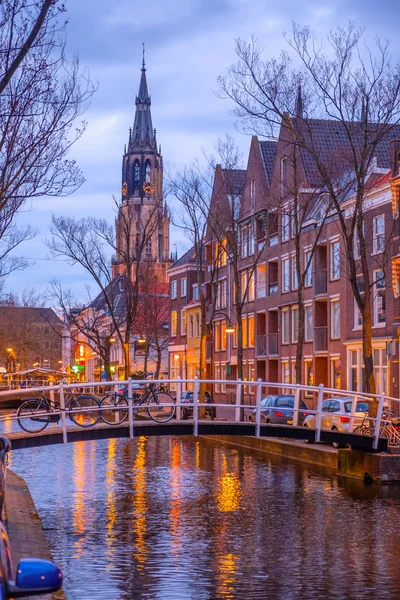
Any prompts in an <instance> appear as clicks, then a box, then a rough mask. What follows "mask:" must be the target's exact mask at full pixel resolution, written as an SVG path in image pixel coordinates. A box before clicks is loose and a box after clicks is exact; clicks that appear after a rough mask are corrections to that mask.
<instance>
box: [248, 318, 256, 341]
mask: <svg viewBox="0 0 400 600" xmlns="http://www.w3.org/2000/svg"><path fill="white" fill-rule="evenodd" d="M248 330H249V333H248V335H249V348H254V342H255V335H254V333H255V330H254V315H250V316H249V319H248Z"/></svg>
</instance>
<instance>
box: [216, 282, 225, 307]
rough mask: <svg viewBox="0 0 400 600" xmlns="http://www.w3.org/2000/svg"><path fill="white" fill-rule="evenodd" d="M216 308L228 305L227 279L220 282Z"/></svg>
mask: <svg viewBox="0 0 400 600" xmlns="http://www.w3.org/2000/svg"><path fill="white" fill-rule="evenodd" d="M217 285H218V287H217V301H216V308H225V307H226V285H227V284H226V279H222V280H221V281H219V282H218V284H217Z"/></svg>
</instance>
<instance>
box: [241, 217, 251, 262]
mask: <svg viewBox="0 0 400 600" xmlns="http://www.w3.org/2000/svg"><path fill="white" fill-rule="evenodd" d="M240 246H241V257H242V258H246V257H247V256H252V255H253V254H254V226H253V223H246V225H242V226H241V227H240Z"/></svg>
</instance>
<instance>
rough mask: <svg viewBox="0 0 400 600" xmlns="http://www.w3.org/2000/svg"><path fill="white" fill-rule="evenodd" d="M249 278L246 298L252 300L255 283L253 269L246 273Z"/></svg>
mask: <svg viewBox="0 0 400 600" xmlns="http://www.w3.org/2000/svg"><path fill="white" fill-rule="evenodd" d="M248 279H249V289H248V292H247V299H248V301H249V302H253V300H254V294H255V285H254V271H251V272H249V273H248Z"/></svg>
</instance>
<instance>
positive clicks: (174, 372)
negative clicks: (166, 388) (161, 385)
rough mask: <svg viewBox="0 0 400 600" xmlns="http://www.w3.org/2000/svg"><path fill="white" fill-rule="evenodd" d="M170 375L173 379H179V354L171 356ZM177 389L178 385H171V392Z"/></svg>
mask: <svg viewBox="0 0 400 600" xmlns="http://www.w3.org/2000/svg"><path fill="white" fill-rule="evenodd" d="M170 374H171V379H177V378H178V377H179V375H180V361H179V354H170ZM175 389H176V384H175V383H171V390H175Z"/></svg>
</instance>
